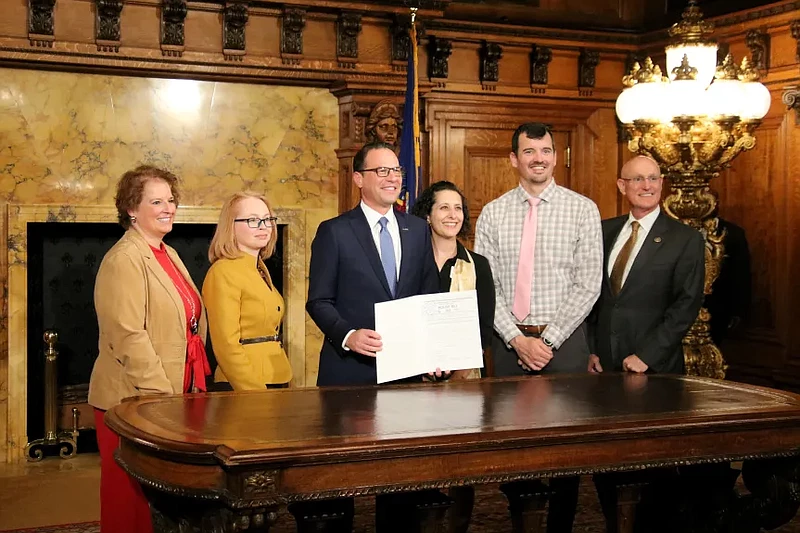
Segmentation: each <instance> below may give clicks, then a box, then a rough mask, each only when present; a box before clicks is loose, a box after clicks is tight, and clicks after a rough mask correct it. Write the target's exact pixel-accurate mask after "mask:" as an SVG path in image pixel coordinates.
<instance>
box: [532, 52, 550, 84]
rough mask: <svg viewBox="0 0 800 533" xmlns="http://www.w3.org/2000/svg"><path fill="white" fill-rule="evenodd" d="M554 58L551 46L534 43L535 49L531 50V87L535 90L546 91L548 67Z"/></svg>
mask: <svg viewBox="0 0 800 533" xmlns="http://www.w3.org/2000/svg"><path fill="white" fill-rule="evenodd" d="M552 60H553V50H552V49H551V48H550V47H549V46H542V45H538V44H535V45H533V50H531V89H532V90H533V92H536V93H544V90H545V86H546V85H547V68H548V66H549V65H550V61H552ZM537 86H538V87H537Z"/></svg>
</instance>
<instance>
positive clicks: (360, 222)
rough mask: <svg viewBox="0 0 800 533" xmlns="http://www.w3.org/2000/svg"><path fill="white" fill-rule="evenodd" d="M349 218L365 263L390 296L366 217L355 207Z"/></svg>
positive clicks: (359, 208)
mask: <svg viewBox="0 0 800 533" xmlns="http://www.w3.org/2000/svg"><path fill="white" fill-rule="evenodd" d="M349 218H350V227H351V228H352V230H353V234H354V235H355V236H356V240H357V241H358V243H359V244H360V245H361V248H363V249H364V255H366V256H367V261H369V264H370V265H371V266H372V270H374V271H375V276H376V277H377V278H378V280H379V281H380V282H381V285H383V288H384V290H386V294H388V295H389V296H391V295H392V293H391V291H390V290H389V282H387V281H386V274H385V273H384V272H383V263H381V256H380V255H379V254H378V249H377V248H375V240H374V239H373V238H372V230H371V228H370V227H369V224H368V223H367V217H366V216H364V212H363V211H362V210H361V207H359V206H356V208H355V209H353V210H351V211H350V217H349Z"/></svg>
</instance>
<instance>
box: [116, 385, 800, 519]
mask: <svg viewBox="0 0 800 533" xmlns="http://www.w3.org/2000/svg"><path fill="white" fill-rule="evenodd" d="M106 423H107V424H108V425H109V427H111V428H112V429H113V430H114V431H116V432H117V433H119V434H120V436H121V437H122V439H121V445H120V449H119V450H118V452H117V454H118V455H117V459H118V461H119V463H120V464H121V465H122V466H123V467H124V468H125V469H126V470H127V471H128V472H129V473H130V474H131V475H133V476H134V477H135V478H136V479H138V480H139V481H140V482H141V483H142V484H143V485H144V486H145V487H146V488H147V491H148V497H149V498H150V499H151V503H152V504H153V507H154V509H155V510H156V511H155V512H154V516H160V518H159V519H158V520H155V523H156V528H157V531H178V529H174V523H175V522H177V521H180V520H185V521H186V523H189V524H193V525H194V526H195V527H197V530H196V531H214V532H217V531H226V532H227V531H259V532H261V531H263V532H266V531H268V530H269V526H270V522H271V521H272V520H274V516H275V514H274V513H275V511H276V510H277V509H279V508H280V507H281V506H283V505H286V504H290V503H292V502H302V501H308V500H324V499H330V498H340V497H352V496H359V495H368V494H380V493H392V492H404V491H416V490H422V489H438V488H444V487H449V486H453V485H464V484H484V483H496V482H500V483H505V482H512V481H518V480H535V479H543V478H549V477H553V476H574V475H581V474H589V473H602V472H627V471H642V470H646V469H653V468H658V467H669V466H676V465H696V464H707V463H721V462H730V461H740V460H744V461H745V470H749V471H750V472H752V473H753V474H752V475H750V476H749V477H750V479H751V480H760V481H758V482H756V481H753V482H752V483H749V485H753V486H752V487H748V488H750V490H751V491H753V492H754V497H755V498H760V499H761V500H759V501H760V502H761V503H764V502H766V499H768V498H770V495H769V494H767V492H768V488H767V486H766V485H767V484H766V482H763V480H765V479H769V480H772V481H773V482H774V483H773V485H774V486H778V487H781V490H784V489H785V490H789V489H792V488H794V489H796V488H798V486H797V485H796V484H795V482H796V481H797V477H798V475H797V472H798V468H797V464H798V462H797V460H796V458H797V457H798V455H800V396H797V395H794V394H790V393H786V392H781V391H775V390H770V389H764V388H758V387H752V386H747V385H741V384H737V383H732V382H724V381H715V380H710V379H703V378H693V377H676V376H672V377H670V376H636V375H621V374H600V375H593V374H585V375H574V376H564V375H562V376H553V377H537V378H510V379H509V378H507V379H487V380H479V381H470V382H452V383H441V384H421V385H414V386H398V387H362V388H328V389H316V388H310V389H284V390H270V391H264V392H252V393H216V394H198V395H185V396H170V397H164V396H162V397H144V398H138V399H133V400H131V401H126V402H124V403H122V404H121V405H118V406H116V407H114V408H113V409H111V410H109V411H108V414H107V415H106ZM748 464H752V465H754V466H753V467H752V468H749V469H748ZM746 473H747V472H746ZM745 481H746V482H747V479H745ZM756 485H758V486H756ZM762 489H763V490H762ZM759 492H763V494H759ZM790 492H791V491H790ZM792 494H793V495H792ZM792 494H789V495H788V496H787V495H785V494H783V495H782V496H785V497H786V498H787V499H786V501H789V500H791V502H790V503H791V505H790V506H789V507H788V508H786V507H785V505H784V506H783V507H781V508H782V509H783V514H784V515H789V516H788V518H786V521H788V520H789V519H791V517H792V516H793V515H794V512H795V511H796V509H797V505H796V503H797V502H796V499H797V492H796V491H795V492H794V493H792ZM772 496H775V490H773V492H772ZM774 499H775V498H774V497H773V500H774ZM634 500H635V498H634ZM786 501H784V502H783V503H786ZM751 503H752V501H751V502H749V503H748V505H750V504H751ZM772 503H773V504H774V503H775V502H772ZM540 507H543V505H540ZM540 510H541V509H540ZM622 512H624V510H623V511H622ZM737 512H739V511H737ZM741 512H745V511H741ZM762 514H763V513H762ZM773 514H774V513H773ZM783 519H784V516H781V517H780V518H779V519H775V520H783ZM212 523H214V524H217V525H216V526H214V527H218V528H219V529H213V528H212V527H211V525H209V524H212ZM203 524H205V525H203ZM530 524H531V523H530V522H529V524H528V525H527V526H525V527H526V528H527V530H529V531H534V530H536V527H537V526H535V525H530ZM245 526H246V527H245ZM320 527H321V526H320ZM248 528H249V529H248ZM180 531H183V530H182V529H181V530H180ZM192 531H195V530H192Z"/></svg>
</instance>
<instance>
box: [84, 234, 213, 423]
mask: <svg viewBox="0 0 800 533" xmlns="http://www.w3.org/2000/svg"><path fill="white" fill-rule="evenodd" d="M166 250H167V254H168V255H169V257H170V259H172V262H173V263H174V264H175V266H176V267H177V268H178V271H179V272H180V273H181V274H182V275H183V277H184V278H186V280H187V281H188V282H189V285H191V287H192V288H193V290H195V291H196V292H198V294H199V291H197V287H196V286H195V285H194V283H193V282H192V278H191V276H190V275H189V272H188V271H187V270H186V267H185V266H184V264H183V262H182V261H181V259H180V257H178V254H177V252H175V250H174V249H173V248H171V247H169V246H166ZM94 307H95V310H96V311H97V323H98V326H99V329H100V340H99V343H98V348H99V354H98V356H97V360H96V361H95V363H94V368H93V369H92V377H91V378H90V380H89V404H91V405H93V406H94V407H97V408H99V409H109V408H111V407H113V406H115V405H117V404H118V403H120V402H121V401H122V400H123V399H124V398H128V397H130V396H141V395H147V394H157V393H166V394H180V393H182V392H183V390H182V389H183V373H184V371H185V369H186V311H184V308H183V301H182V300H181V296H180V294H179V293H178V290H177V289H176V288H175V284H174V283H173V282H172V280H171V279H170V277H169V275H168V274H167V273H166V272H165V271H164V269H163V268H162V267H161V265H160V264H159V262H158V259H156V257H155V255H154V254H153V251H152V250H151V249H150V246H149V245H148V244H147V242H146V241H145V240H144V237H142V236H141V234H139V232H138V231H136V230H135V229H129V230H128V231H127V232H126V233H125V235H123V236H122V238H121V239H120V240H119V241H117V243H116V244H114V246H112V247H111V249H110V250H109V251H108V252H107V253H106V255H105V257H103V261H102V262H101V263H100V269H99V270H98V272H97V278H96V280H95V286H94ZM198 333H199V335H200V338H201V339H203V342H205V338H206V317H205V310H204V309H202V304H201V314H200V323H199V330H198Z"/></svg>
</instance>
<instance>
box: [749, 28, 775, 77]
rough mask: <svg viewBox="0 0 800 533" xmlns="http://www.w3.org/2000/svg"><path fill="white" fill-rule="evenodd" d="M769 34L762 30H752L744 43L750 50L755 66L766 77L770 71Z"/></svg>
mask: <svg viewBox="0 0 800 533" xmlns="http://www.w3.org/2000/svg"><path fill="white" fill-rule="evenodd" d="M769 40H770V39H769V34H768V33H767V32H766V31H764V30H762V29H755V30H750V31H748V32H747V34H745V38H744V43H745V44H746V45H747V48H749V49H750V56H751V57H752V60H753V65H754V66H755V67H756V68H757V69H758V70H760V71H761V74H762V75H764V74H766V73H767V72H768V71H769Z"/></svg>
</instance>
